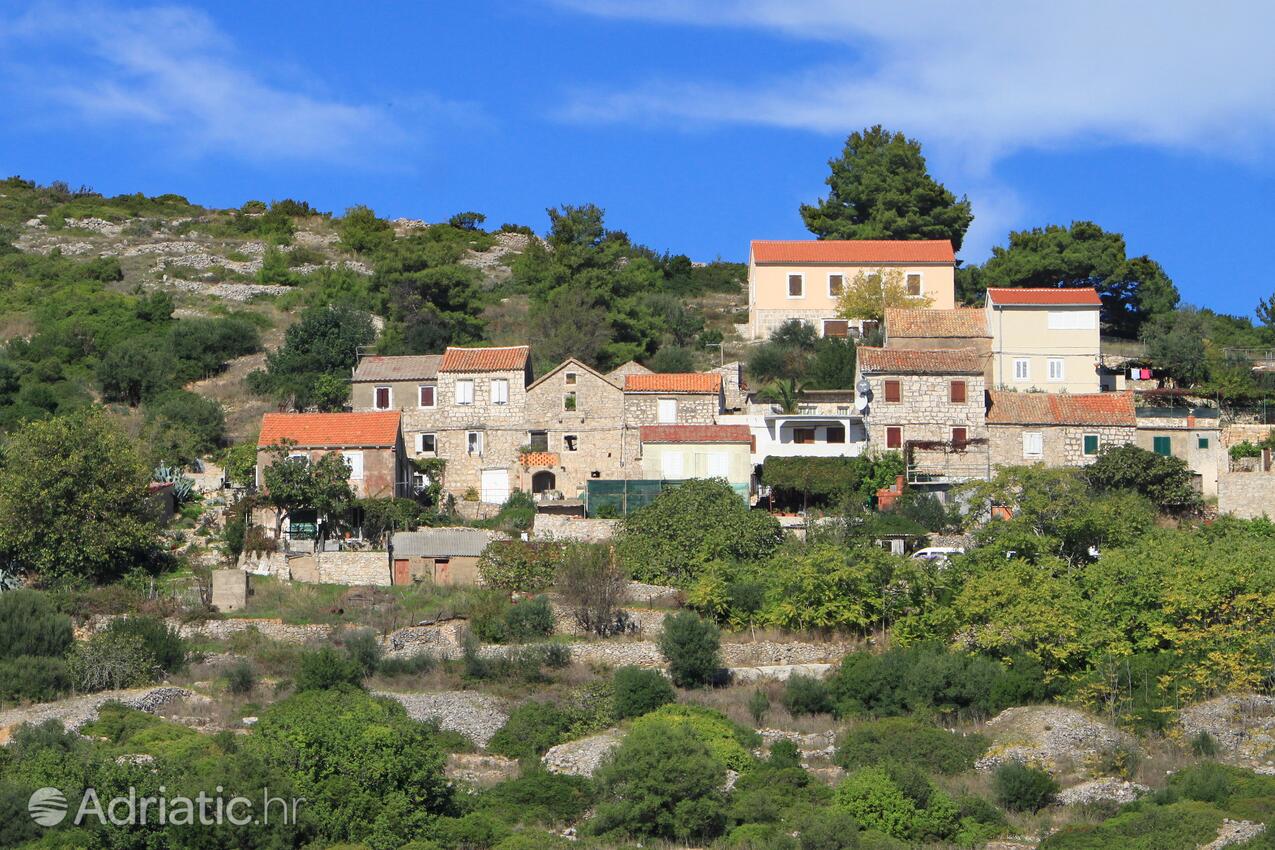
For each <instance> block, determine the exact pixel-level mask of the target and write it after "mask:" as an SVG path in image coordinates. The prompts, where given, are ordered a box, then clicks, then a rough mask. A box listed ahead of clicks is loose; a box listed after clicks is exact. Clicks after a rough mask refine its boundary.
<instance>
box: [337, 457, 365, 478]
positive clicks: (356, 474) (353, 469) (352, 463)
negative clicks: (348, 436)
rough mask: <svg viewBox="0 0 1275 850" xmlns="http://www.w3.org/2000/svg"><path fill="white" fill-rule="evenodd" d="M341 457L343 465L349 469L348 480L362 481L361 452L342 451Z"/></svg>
mask: <svg viewBox="0 0 1275 850" xmlns="http://www.w3.org/2000/svg"><path fill="white" fill-rule="evenodd" d="M341 457H342V458H344V459H345V465H346V466H348V467H349V468H350V480H351V481H362V480H363V452H360V451H344V452H341Z"/></svg>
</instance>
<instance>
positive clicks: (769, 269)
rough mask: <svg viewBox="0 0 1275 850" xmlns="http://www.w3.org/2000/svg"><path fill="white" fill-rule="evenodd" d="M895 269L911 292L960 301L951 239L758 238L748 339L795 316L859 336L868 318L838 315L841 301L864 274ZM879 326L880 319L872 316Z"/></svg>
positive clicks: (944, 305)
mask: <svg viewBox="0 0 1275 850" xmlns="http://www.w3.org/2000/svg"><path fill="white" fill-rule="evenodd" d="M894 270H897V271H899V272H900V273H901V274H902V275H903V281H904V285H905V286H906V287H907V288H908V291H909V293H911V294H914V295H918V296H927V297H929V298H930V299H931V303H930V306H931V307H935V308H938V309H951V308H952V307H954V306H955V293H956V283H955V281H956V255H955V253H954V252H953V250H952V243H951V242H949V241H947V240H946V239H915V240H899V239H843V240H838V239H801V240H767V239H755V240H753V242H752V243H751V245H750V247H749V252H748V327H747V330H746V332H745V336H746V337H747V338H749V339H766V338H767V337H769V336H770V334H771V333H772V332H773V331H774V330H775V329H776V328H778V327H779V326H780V325H782V324H783V323H784V322H786V321H788V320H790V319H800V320H801V321H803V322H806V323H807V324H810V325H812V326H813V327H814V328H815V330H816V331H817V332H818V334H819V335H820V336H849V335H859V334H861V333H863V332H865V331H866V330H869V329H870V328H868V327H867V326H866V323H865V321H864V320H847V319H845V318H843V317H841V316H840V315H839V312H838V306H839V305H838V299H839V298H840V296H841V292H842V291H843V288H844V287H845V286H846V284H848V283H850V282H851V281H853V280H854V278H855V277H856V275H858V274H859V273H861V272H863V273H868V274H872V273H877V272H884V271H894ZM870 324H871V325H875V324H876V322H871V323H870Z"/></svg>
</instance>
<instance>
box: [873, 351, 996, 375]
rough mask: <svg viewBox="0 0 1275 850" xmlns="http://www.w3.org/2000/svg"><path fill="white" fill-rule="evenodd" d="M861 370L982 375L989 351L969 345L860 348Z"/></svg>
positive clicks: (895, 373)
mask: <svg viewBox="0 0 1275 850" xmlns="http://www.w3.org/2000/svg"><path fill="white" fill-rule="evenodd" d="M858 357H859V371H860V372H863V373H864V374H873V373H882V374H886V375H908V374H911V375H981V374H982V373H983V367H984V364H985V363H986V361H987V355H985V354H979V353H978V352H977V351H974V350H973V349H968V348H933V349H912V348H869V347H867V346H860V347H859V350H858Z"/></svg>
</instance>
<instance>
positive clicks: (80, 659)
mask: <svg viewBox="0 0 1275 850" xmlns="http://www.w3.org/2000/svg"><path fill="white" fill-rule="evenodd" d="M70 672H71V676H72V678H73V679H74V680H75V683H76V686H77V687H78V688H79V689H80V690H82V691H88V692H92V691H104V690H114V689H118V688H134V687H138V686H140V685H145V684H148V683H150V682H153V681H154V680H155V679H156V678H157V677H158V675H159V672H160V671H159V665H158V664H156V663H155V657H154V656H153V655H151V654H150V652H149V651H148V650H147V649H146V644H145V643H143V641H142V638H140V637H138V636H137V635H134V634H124V633H122V632H110V631H102V632H99V633H98V634H96V635H94V636H93V637H91V638H89V639H88V640H87V641H85V642H84V643H81V644H79V645H78V646H77V647H76V648H75V652H74V653H73V654H72V656H71V661H70Z"/></svg>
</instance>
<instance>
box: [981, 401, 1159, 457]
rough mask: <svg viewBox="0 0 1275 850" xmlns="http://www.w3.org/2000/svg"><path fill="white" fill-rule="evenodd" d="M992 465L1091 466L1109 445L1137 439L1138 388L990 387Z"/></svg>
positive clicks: (988, 413) (989, 411)
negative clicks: (1135, 393) (1045, 389)
mask: <svg viewBox="0 0 1275 850" xmlns="http://www.w3.org/2000/svg"><path fill="white" fill-rule="evenodd" d="M988 398H989V402H990V403H989V406H988V409H987V429H988V432H989V435H990V437H989V439H990V441H991V455H992V465H993V466H1024V465H1028V464H1033V463H1043V464H1045V465H1046V466H1051V467H1055V466H1088V465H1089V464H1091V463H1093V462H1094V461H1095V460H1096V459H1097V457H1098V454H1099V453H1100V452H1101V451H1102V449H1103V448H1105V447H1106V446H1111V445H1124V444H1127V443H1132V442H1135V440H1136V437H1137V425H1138V419H1137V415H1136V413H1135V411H1134V406H1133V393H1131V392H1117V393H1020V392H1011V391H1003V390H990V391H989V392H988Z"/></svg>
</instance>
